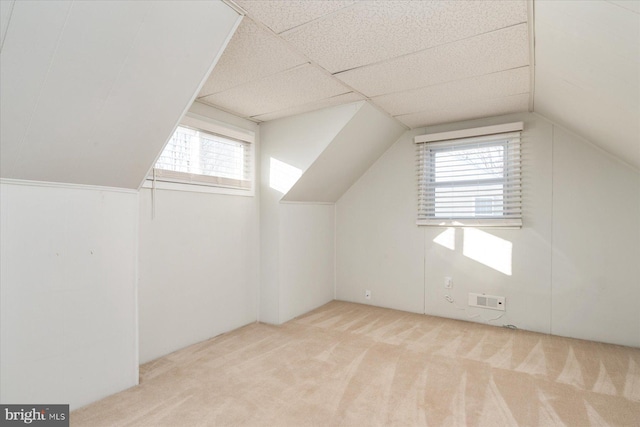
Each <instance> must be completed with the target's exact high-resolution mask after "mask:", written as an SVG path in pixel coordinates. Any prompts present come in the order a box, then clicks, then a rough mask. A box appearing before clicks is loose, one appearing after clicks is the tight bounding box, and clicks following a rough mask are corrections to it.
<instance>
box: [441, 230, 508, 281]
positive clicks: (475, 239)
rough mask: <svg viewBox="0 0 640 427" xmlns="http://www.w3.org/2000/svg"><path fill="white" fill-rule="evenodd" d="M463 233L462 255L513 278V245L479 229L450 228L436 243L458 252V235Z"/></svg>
mask: <svg viewBox="0 0 640 427" xmlns="http://www.w3.org/2000/svg"><path fill="white" fill-rule="evenodd" d="M457 233H462V238H461V239H460V240H461V241H462V254H463V255H464V256H466V257H467V258H471V259H472V260H474V261H477V262H479V263H481V264H483V265H486V266H487V267H490V268H492V269H494V270H496V271H499V272H500V273H502V274H505V275H507V276H511V265H512V261H511V255H512V252H513V243H511V242H509V241H508V240H505V239H502V238H500V237H497V236H494V235H493V234H490V233H487V232H485V231H482V230H478V229H477V228H472V227H470V228H455V227H449V228H447V229H446V230H444V231H443V232H442V233H440V234H438V235H437V236H436V238H435V239H433V242H434V243H437V244H439V245H440V246H443V247H445V248H447V249H450V250H452V251H455V250H456V234H457Z"/></svg>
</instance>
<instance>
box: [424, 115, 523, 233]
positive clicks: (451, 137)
mask: <svg viewBox="0 0 640 427" xmlns="http://www.w3.org/2000/svg"><path fill="white" fill-rule="evenodd" d="M522 129H523V123H522V122H518V123H509V124H505V125H497V126H488V127H483V128H474V129H466V130H462V131H453V132H444V133H438V134H428V135H419V136H416V137H415V139H414V141H415V143H416V145H417V147H416V148H417V165H418V167H417V169H418V171H417V172H418V217H417V220H416V224H417V225H420V226H437V227H452V226H454V227H465V226H470V227H501V228H520V227H522V178H521V163H522V162H521V157H520V156H521V151H520V139H521V131H522ZM499 146H502V147H504V148H503V150H502V151H503V153H502V156H503V160H502V170H501V175H502V177H499V178H482V177H480V178H470V179H465V180H457V179H455V177H453V178H452V179H449V180H445V181H437V177H436V172H435V171H436V165H437V158H436V156H437V154H438V153H442V152H446V151H456V150H459V151H464V149H465V148H466V149H471V148H473V147H478V148H480V147H482V148H484V147H499ZM511 156H514V157H515V158H516V160H515V161H513V159H512V157H511ZM490 185H495V186H502V189H501V190H500V197H501V198H502V207H501V208H500V209H501V211H502V212H501V213H500V214H499V215H495V214H493V213H492V214H488V215H481V214H478V213H477V207H476V206H475V202H474V205H473V206H474V211H473V213H472V211H471V210H470V209H469V210H467V212H469V213H468V214H467V215H460V216H458V215H455V211H454V210H453V209H451V206H452V205H453V206H455V204H456V203H459V204H460V205H461V207H469V208H471V206H472V205H471V203H470V202H468V201H466V200H465V198H473V199H477V198H481V197H485V196H484V195H483V194H478V195H472V194H470V195H460V196H459V198H462V199H458V200H456V199H455V197H456V196H455V195H451V196H449V197H450V202H452V203H450V204H448V205H447V206H448V207H449V209H451V210H449V212H445V215H442V216H438V215H437V198H436V191H437V188H438V187H440V188H455V187H471V188H473V187H474V186H475V187H482V186H490ZM472 192H473V190H469V193H472ZM445 197H447V196H445ZM489 197H490V196H489ZM514 202H515V207H514V205H513V203H514ZM454 209H455V208H454ZM446 214H448V215H446Z"/></svg>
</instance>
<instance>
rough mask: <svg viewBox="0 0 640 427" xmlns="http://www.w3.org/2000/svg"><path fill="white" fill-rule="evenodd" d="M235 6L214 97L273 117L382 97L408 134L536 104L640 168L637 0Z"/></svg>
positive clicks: (244, 1)
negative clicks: (235, 20) (235, 23)
mask: <svg viewBox="0 0 640 427" xmlns="http://www.w3.org/2000/svg"><path fill="white" fill-rule="evenodd" d="M227 2H228V3H232V4H233V5H235V6H239V7H240V10H241V12H242V13H243V14H245V15H246V16H245V18H244V20H243V21H242V23H241V24H240V27H239V28H238V30H237V31H236V33H235V35H234V36H233V38H232V40H231V42H230V43H229V45H228V47H227V49H226V50H225V52H224V53H223V55H222V57H221V59H220V61H219V63H218V65H217V66H216V67H215V69H214V70H213V72H212V73H211V75H210V77H209V79H208V81H207V82H206V84H205V85H204V86H203V87H202V90H201V91H200V93H199V94H198V98H197V99H198V101H200V102H203V103H207V104H210V105H212V106H215V107H218V108H221V109H224V110H227V111H229V112H232V113H234V114H236V115H239V116H241V117H245V118H249V119H251V120H254V121H258V122H260V121H268V120H272V119H277V118H280V117H285V116H290V115H294V114H298V113H302V112H306V111H312V110H316V109H320V108H323V107H328V106H331V105H338V104H344V103H347V102H353V101H356V100H368V101H369V102H370V103H372V104H374V105H376V106H377V107H379V108H380V109H381V110H382V111H384V112H386V113H387V114H389V115H391V116H393V117H395V118H396V119H397V120H399V121H400V122H401V123H403V124H404V125H406V126H407V127H408V128H416V127H423V126H430V125H434V124H441V123H447V122H455V121H461V120H467V119H473V118H480V117H487V116H496V115H501V114H507V113H513V112H522V111H535V112H538V113H540V114H542V115H544V116H545V117H547V118H548V119H550V120H552V121H554V122H556V123H558V124H560V125H562V126H564V127H566V128H568V129H569V130H572V131H574V132H575V133H577V134H579V135H581V136H583V137H585V138H586V139H588V140H590V141H592V142H594V143H596V144H598V145H600V146H601V147H602V148H604V149H605V150H607V151H609V152H610V153H612V154H614V155H615V156H617V157H619V158H621V159H623V160H624V161H625V162H627V163H629V164H631V165H633V166H634V167H636V168H640V118H639V117H640V107H639V105H640V82H639V80H640V12H639V11H640V7H639V4H640V2H639V1H637V0H631V1H629V0H618V1H595V0H593V1H592V0H589V1H587V0H584V1H560V0H557V1H549V0H535V1H534V0H501V1H496V0H490V1H463V0H459V1H442V0H424V1H391V0H367V1H332V0H331V1H330V0H324V1H323V0H319V1H292V0H264V1H262V0H260V1H258V0H234V1H232V0H228V1H227ZM534 46H535V47H534Z"/></svg>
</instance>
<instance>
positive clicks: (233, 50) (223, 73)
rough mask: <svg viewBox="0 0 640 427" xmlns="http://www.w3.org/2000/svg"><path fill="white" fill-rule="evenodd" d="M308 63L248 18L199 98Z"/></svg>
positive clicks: (240, 27)
mask: <svg viewBox="0 0 640 427" xmlns="http://www.w3.org/2000/svg"><path fill="white" fill-rule="evenodd" d="M306 62H308V61H307V59H306V58H305V57H304V56H302V55H300V54H298V53H296V52H295V51H294V50H293V49H291V48H290V47H289V46H288V45H287V43H285V42H284V41H282V40H281V39H280V38H278V37H277V36H274V35H273V34H271V33H270V32H269V31H267V30H265V29H263V28H262V27H260V26H259V25H258V24H256V23H255V22H254V21H252V20H251V19H250V18H246V17H245V18H244V19H243V20H242V23H241V24H240V26H239V27H238V29H237V30H236V32H235V34H234V35H233V37H232V38H231V41H230V42H229V45H228V46H227V48H226V49H225V51H224V53H223V54H222V56H221V57H220V60H219V61H218V63H217V64H216V66H215V68H214V69H213V71H212V72H211V75H210V76H209V78H208V79H207V82H206V83H205V84H204V86H203V87H202V89H201V90H200V94H199V95H198V96H207V95H212V94H214V93H218V92H222V91H224V90H227V89H230V88H232V87H234V86H239V85H241V84H244V83H247V82H250V81H252V80H258V79H260V78H262V77H266V76H269V75H272V74H276V73H278V72H280V71H284V70H287V69H290V68H293V67H295V66H297V65H301V64H304V63H306Z"/></svg>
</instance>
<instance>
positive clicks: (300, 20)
mask: <svg viewBox="0 0 640 427" xmlns="http://www.w3.org/2000/svg"><path fill="white" fill-rule="evenodd" d="M235 2H236V3H237V4H238V5H239V6H240V7H242V8H243V9H244V10H246V11H247V12H248V13H249V15H250V16H252V17H255V18H257V19H259V20H260V21H261V22H262V23H264V24H265V25H266V26H267V27H269V28H271V29H272V30H273V31H274V32H275V33H281V32H283V31H286V30H289V29H291V28H294V27H297V26H300V25H302V24H305V23H307V22H310V21H313V20H314V19H318V18H320V17H322V16H324V15H327V14H329V13H332V12H335V11H336V10H339V9H342V8H344V7H347V6H350V5H352V4H353V3H355V2H354V1H339V0H335V1H316V0H297V1H296V0H271V1H270V0H261V1H255V0H235Z"/></svg>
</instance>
